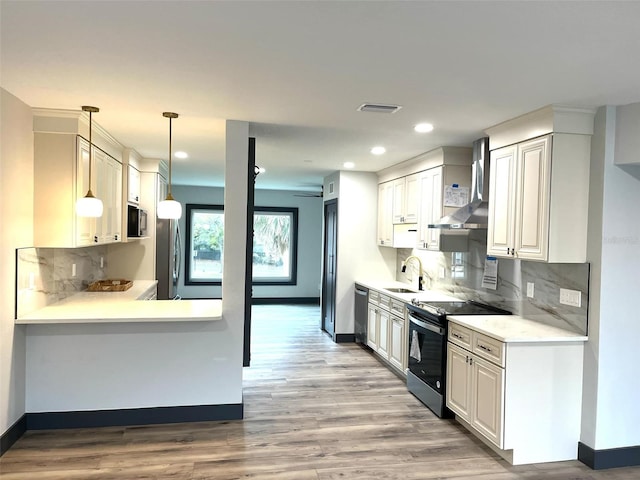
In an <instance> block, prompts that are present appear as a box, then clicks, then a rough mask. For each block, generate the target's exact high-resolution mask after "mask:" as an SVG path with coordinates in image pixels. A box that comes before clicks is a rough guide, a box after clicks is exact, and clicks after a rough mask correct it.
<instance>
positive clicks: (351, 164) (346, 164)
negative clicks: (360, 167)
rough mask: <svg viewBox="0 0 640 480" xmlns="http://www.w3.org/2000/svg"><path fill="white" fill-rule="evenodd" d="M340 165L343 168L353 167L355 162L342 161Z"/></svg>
mask: <svg viewBox="0 0 640 480" xmlns="http://www.w3.org/2000/svg"><path fill="white" fill-rule="evenodd" d="M342 166H343V167H344V168H353V167H355V166H356V164H355V163H353V162H344V163H343V164H342Z"/></svg>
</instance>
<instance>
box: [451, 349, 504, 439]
mask: <svg viewBox="0 0 640 480" xmlns="http://www.w3.org/2000/svg"><path fill="white" fill-rule="evenodd" d="M448 347H449V350H448V354H447V367H448V368H449V371H448V378H447V406H448V407H449V408H450V409H451V410H452V411H453V412H455V413H456V414H457V415H458V416H459V417H460V418H462V419H463V420H465V421H466V422H468V423H469V424H471V425H472V426H473V427H475V428H476V429H477V430H478V431H479V432H480V433H482V434H483V435H484V436H485V437H486V438H487V439H488V440H490V441H491V442H492V443H494V444H495V445H496V446H497V447H501V446H502V407H503V397H504V390H503V383H504V380H503V379H504V369H503V368H500V367H498V366H496V365H492V364H491V363H489V362H485V361H483V360H482V359H480V358H478V357H476V356H474V355H473V354H471V353H470V352H468V351H466V350H464V349H462V348H460V347H458V346H456V345H454V344H452V343H449V345H448Z"/></svg>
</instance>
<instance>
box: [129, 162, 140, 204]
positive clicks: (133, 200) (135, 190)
mask: <svg viewBox="0 0 640 480" xmlns="http://www.w3.org/2000/svg"><path fill="white" fill-rule="evenodd" d="M127 171H128V182H127V191H128V194H127V201H128V202H129V203H130V204H131V205H136V206H137V205H139V204H140V172H139V171H138V169H137V168H136V167H134V166H133V165H128V166H127Z"/></svg>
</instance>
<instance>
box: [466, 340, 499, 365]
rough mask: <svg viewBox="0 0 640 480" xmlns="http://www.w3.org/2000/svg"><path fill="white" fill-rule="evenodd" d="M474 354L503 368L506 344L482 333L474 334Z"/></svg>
mask: <svg viewBox="0 0 640 480" xmlns="http://www.w3.org/2000/svg"><path fill="white" fill-rule="evenodd" d="M472 352H473V353H475V354H476V355H478V356H479V357H482V358H485V359H487V360H489V361H490V362H493V363H495V364H497V365H500V366H501V367H504V366H505V365H504V343H502V342H500V341H498V340H496V339H495V338H491V337H488V336H487V335H483V334H482V333H478V332H473V349H472Z"/></svg>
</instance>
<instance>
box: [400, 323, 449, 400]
mask: <svg viewBox="0 0 640 480" xmlns="http://www.w3.org/2000/svg"><path fill="white" fill-rule="evenodd" d="M445 333H446V332H445V329H444V328H442V327H440V326H439V325H435V324H433V323H430V322H428V321H425V320H423V319H420V318H417V317H416V316H415V315H413V314H411V313H409V371H411V373H413V374H414V375H415V376H416V377H418V378H419V379H420V380H421V381H423V382H424V383H426V384H427V385H429V386H430V387H431V388H433V389H434V390H436V391H437V392H438V393H440V394H442V395H443V394H444V373H445V363H444V362H445V361H446V359H445V355H446V353H445V348H446V341H447V339H446V335H445Z"/></svg>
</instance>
